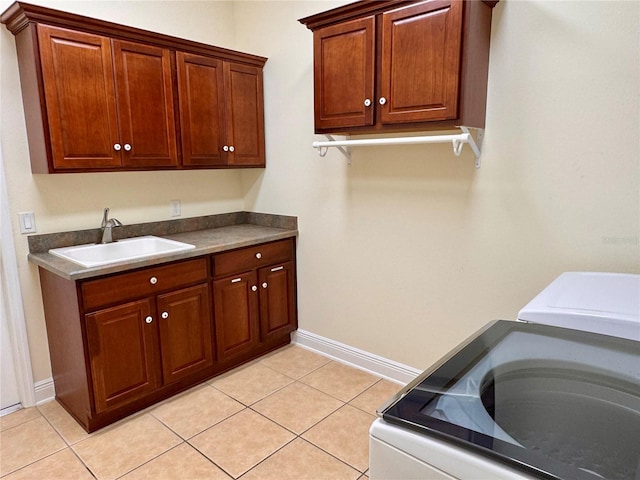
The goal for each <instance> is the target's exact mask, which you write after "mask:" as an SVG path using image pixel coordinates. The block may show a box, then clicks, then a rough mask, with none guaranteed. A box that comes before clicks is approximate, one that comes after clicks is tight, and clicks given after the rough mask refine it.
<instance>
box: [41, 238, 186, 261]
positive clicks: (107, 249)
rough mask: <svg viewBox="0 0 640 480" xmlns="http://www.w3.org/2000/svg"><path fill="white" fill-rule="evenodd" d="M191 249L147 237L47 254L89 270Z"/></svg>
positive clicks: (89, 245) (173, 242)
mask: <svg viewBox="0 0 640 480" xmlns="http://www.w3.org/2000/svg"><path fill="white" fill-rule="evenodd" d="M192 248H196V247H195V245H191V244H189V243H182V242H176V241H175V240H168V239H166V238H160V237H154V236H152V235H148V236H145V237H135V238H126V239H124V240H118V241H117V242H113V243H104V244H96V243H91V244H88V245H75V246H73V247H63V248H54V249H51V250H49V253H51V254H52V255H56V256H58V257H61V258H64V259H65V260H69V261H71V262H74V263H77V264H78V265H82V266H83V267H87V268H89V267H98V266H100V265H108V264H110V263H116V262H124V261H128V260H138V259H140V258H145V257H151V256H153V255H162V254H167V253H175V252H182V251H185V250H191V249H192Z"/></svg>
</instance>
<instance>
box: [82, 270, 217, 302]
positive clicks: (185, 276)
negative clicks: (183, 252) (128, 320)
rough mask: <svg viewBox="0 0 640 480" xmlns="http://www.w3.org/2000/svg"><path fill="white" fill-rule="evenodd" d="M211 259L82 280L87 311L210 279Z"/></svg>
mask: <svg viewBox="0 0 640 480" xmlns="http://www.w3.org/2000/svg"><path fill="white" fill-rule="evenodd" d="M206 279H207V260H206V258H199V259H196V260H188V261H186V262H179V263H174V264H171V265H164V266H161V267H152V268H147V269H144V270H139V271H137V272H131V273H123V274H122V275H115V276H113V277H108V278H101V279H98V280H89V281H87V282H83V283H82V296H83V301H84V308H85V311H88V310H92V309H95V308H98V307H102V306H105V305H109V304H114V303H121V302H126V301H128V300H132V299H135V298H140V297H146V296H150V295H155V294H156V293H159V292H163V291H166V290H169V289H174V288H178V287H181V286H185V285H190V284H192V283H196V282H201V281H206Z"/></svg>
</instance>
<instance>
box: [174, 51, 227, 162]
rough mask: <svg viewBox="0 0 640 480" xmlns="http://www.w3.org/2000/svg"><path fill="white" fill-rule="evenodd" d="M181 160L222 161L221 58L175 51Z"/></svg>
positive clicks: (222, 98)
mask: <svg viewBox="0 0 640 480" xmlns="http://www.w3.org/2000/svg"><path fill="white" fill-rule="evenodd" d="M176 62H177V65H178V94H179V99H180V127H181V131H182V163H183V164H184V165H212V166H216V165H225V164H226V158H225V157H223V154H222V146H223V144H224V138H225V126H224V96H223V88H224V74H223V68H222V63H223V62H222V60H217V59H215V58H210V57H202V56H199V55H190V54H187V53H182V52H178V53H176Z"/></svg>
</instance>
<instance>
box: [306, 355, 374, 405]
mask: <svg viewBox="0 0 640 480" xmlns="http://www.w3.org/2000/svg"><path fill="white" fill-rule="evenodd" d="M378 380H380V379H379V378H378V377H374V376H373V375H370V374H368V373H366V372H363V371H362V370H358V369H356V368H352V367H347V366H346V365H343V364H341V363H337V362H330V363H328V364H326V365H325V366H323V367H320V368H319V369H318V370H316V371H314V372H312V373H310V374H309V375H307V376H305V377H302V378H301V379H300V381H301V382H302V383H306V384H307V385H309V386H311V387H313V388H316V389H318V390H321V391H323V392H324V393H328V394H329V395H331V396H332V397H336V398H338V399H340V400H342V401H343V402H348V401H350V400H352V399H353V398H354V397H356V396H357V395H359V394H360V393H362V392H363V391H365V390H366V389H367V388H369V387H370V386H371V385H373V384H374V383H376V382H377V381H378Z"/></svg>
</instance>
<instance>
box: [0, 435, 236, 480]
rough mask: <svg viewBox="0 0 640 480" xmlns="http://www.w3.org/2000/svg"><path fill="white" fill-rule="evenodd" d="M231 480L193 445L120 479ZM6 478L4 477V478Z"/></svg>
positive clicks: (183, 447)
mask: <svg viewBox="0 0 640 480" xmlns="http://www.w3.org/2000/svg"><path fill="white" fill-rule="evenodd" d="M178 479H185V480H230V479H231V477H230V476H229V475H227V474H226V473H224V472H223V471H222V470H220V469H219V468H218V467H216V466H215V465H214V464H213V463H211V462H210V461H209V460H207V459H206V458H205V457H203V456H202V454H200V453H199V452H197V451H196V450H195V449H194V448H193V447H192V446H191V445H189V444H187V443H182V444H180V445H178V446H177V447H175V448H173V449H171V450H169V451H168V452H166V453H163V454H162V455H160V456H159V457H156V458H154V459H153V460H151V461H150V462H149V463H145V464H144V465H142V466H141V467H139V468H136V469H135V470H134V471H133V472H131V473H128V474H127V475H125V476H124V477H121V479H120V480H178ZM3 480H4V479H3Z"/></svg>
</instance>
